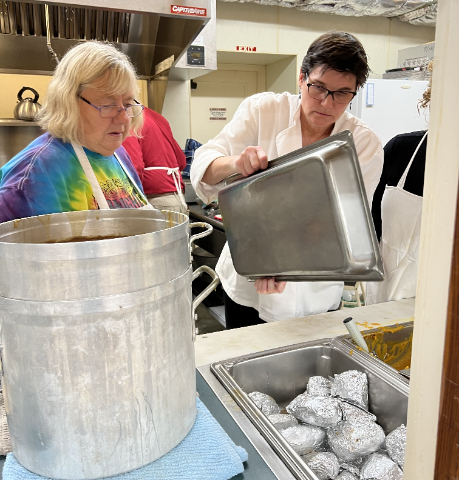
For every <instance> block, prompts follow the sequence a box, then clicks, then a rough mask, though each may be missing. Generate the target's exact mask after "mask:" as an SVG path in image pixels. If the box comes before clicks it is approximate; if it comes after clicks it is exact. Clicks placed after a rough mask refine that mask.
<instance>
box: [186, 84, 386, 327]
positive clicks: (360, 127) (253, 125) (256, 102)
mask: <svg viewBox="0 0 459 480" xmlns="http://www.w3.org/2000/svg"><path fill="white" fill-rule="evenodd" d="M300 102H301V100H300V97H299V96H298V95H291V94H290V93H282V94H274V93H259V94H256V95H253V96H251V97H249V98H247V99H245V100H244V101H243V102H242V103H241V105H240V106H239V108H238V110H237V111H236V113H235V115H234V117H233V119H232V120H231V122H230V123H228V124H227V125H226V126H225V127H224V128H223V130H222V131H221V132H220V133H219V134H218V135H217V136H216V137H215V138H214V139H213V140H210V141H209V142H208V143H206V144H205V145H203V146H202V147H201V148H199V149H198V150H196V152H195V156H194V160H193V164H192V166H191V182H192V184H193V187H194V188H195V190H196V192H197V194H198V195H199V197H200V198H201V199H202V200H203V201H204V202H206V203H210V202H211V201H212V200H215V199H216V198H217V195H218V191H219V190H220V189H221V188H222V184H217V185H208V184H206V183H204V182H202V177H203V176H204V174H205V172H206V170H207V168H208V167H209V165H210V164H211V163H212V162H213V161H214V160H215V159H216V158H218V157H226V156H231V155H239V154H240V153H242V151H243V150H244V149H245V148H246V147H248V146H260V147H262V148H263V150H264V151H265V152H266V154H267V156H268V160H272V159H274V158H277V157H280V156H281V155H285V154H287V153H290V152H292V151H294V150H297V149H299V148H301V147H302V137H301V123H300V110H301V109H300ZM343 130H350V131H351V132H352V135H353V138H354V143H355V147H356V150H357V155H358V157H359V163H360V168H361V170H362V175H363V180H364V183H365V190H366V193H367V196H368V202H369V204H370V205H371V201H372V198H373V194H374V191H375V190H376V187H377V185H378V182H379V179H380V176H381V172H382V166H383V149H382V145H381V140H380V139H379V137H378V136H377V135H376V134H375V133H374V132H373V131H372V130H371V129H370V127H368V125H366V124H365V123H364V122H362V121H361V120H359V119H358V118H356V117H354V116H353V115H351V114H349V113H348V112H344V113H343V115H341V117H340V118H339V119H338V121H337V122H336V123H335V126H334V128H333V131H332V133H331V134H332V135H334V134H336V133H339V132H342V131H343ZM216 270H217V273H218V275H219V276H220V280H221V282H222V286H223V288H224V289H225V292H226V293H227V294H228V296H229V297H230V298H231V299H232V300H233V301H235V302H236V303H238V304H240V305H244V306H247V307H253V308H255V309H256V310H258V312H259V315H260V317H261V318H262V319H263V320H266V321H268V322H269V321H276V320H284V319H288V318H296V317H302V316H306V315H312V314H315V313H322V312H326V311H328V310H330V309H333V308H337V307H338V305H339V302H340V299H341V294H342V290H343V283H342V282H289V283H287V286H286V288H285V290H284V292H283V293H281V294H273V295H259V294H258V293H257V292H256V290H255V287H254V284H253V283H250V282H248V281H247V279H246V278H244V277H242V276H240V275H239V274H238V273H237V272H236V270H235V269H234V266H233V261H232V259H231V253H230V251H229V247H228V244H226V245H225V247H224V248H223V251H222V253H221V255H220V258H219V261H218V264H217V267H216Z"/></svg>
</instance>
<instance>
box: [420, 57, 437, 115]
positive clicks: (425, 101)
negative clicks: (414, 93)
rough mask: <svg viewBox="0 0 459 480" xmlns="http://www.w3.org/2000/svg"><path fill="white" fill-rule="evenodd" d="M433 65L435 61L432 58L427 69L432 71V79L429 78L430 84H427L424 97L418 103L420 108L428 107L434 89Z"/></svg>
mask: <svg viewBox="0 0 459 480" xmlns="http://www.w3.org/2000/svg"><path fill="white" fill-rule="evenodd" d="M433 66H434V61H433V60H431V61H430V62H429V65H427V70H428V71H429V72H430V73H431V75H430V79H429V84H428V85H427V88H426V89H425V90H424V93H423V94H422V99H421V100H419V103H418V109H420V108H427V107H428V106H429V103H430V94H431V90H432V72H433Z"/></svg>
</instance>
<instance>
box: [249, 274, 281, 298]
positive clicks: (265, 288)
mask: <svg viewBox="0 0 459 480" xmlns="http://www.w3.org/2000/svg"><path fill="white" fill-rule="evenodd" d="M286 285H287V282H276V280H275V279H274V277H270V278H259V279H258V280H255V288H256V290H257V293H259V294H261V295H269V294H271V293H282V292H283V291H284V290H285V287H286Z"/></svg>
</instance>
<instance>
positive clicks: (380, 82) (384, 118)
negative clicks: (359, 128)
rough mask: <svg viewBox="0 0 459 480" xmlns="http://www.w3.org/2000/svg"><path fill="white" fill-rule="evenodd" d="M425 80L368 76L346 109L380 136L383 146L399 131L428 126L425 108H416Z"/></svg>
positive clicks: (425, 128) (425, 84)
mask: <svg viewBox="0 0 459 480" xmlns="http://www.w3.org/2000/svg"><path fill="white" fill-rule="evenodd" d="M427 85H428V82H427V81H420V80H419V81H415V80H391V79H370V80H368V82H367V83H366V84H365V85H364V86H363V88H361V89H360V90H359V92H358V93H357V95H356V96H355V98H354V100H352V102H351V104H350V105H349V106H348V108H347V110H348V111H349V112H350V113H352V115H354V116H356V117H358V118H360V119H361V120H363V121H364V122H365V123H366V124H367V125H369V126H370V127H371V129H372V130H373V131H374V132H375V133H376V134H377V135H378V136H379V138H380V139H381V141H382V144H383V146H384V145H385V144H386V143H387V142H388V141H389V140H390V139H391V138H392V137H394V136H395V135H398V134H399V133H407V132H414V131H417V130H427V128H428V113H429V112H428V109H427V110H423V109H421V110H420V111H419V112H418V102H419V100H421V99H422V94H423V92H424V90H425V89H426V88H427Z"/></svg>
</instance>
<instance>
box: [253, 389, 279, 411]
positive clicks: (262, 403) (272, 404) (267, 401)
mask: <svg viewBox="0 0 459 480" xmlns="http://www.w3.org/2000/svg"><path fill="white" fill-rule="evenodd" d="M249 397H250V399H251V400H252V402H253V403H254V404H255V405H256V406H257V407H258V408H259V409H260V410H261V411H262V412H263V413H264V414H265V415H266V416H268V415H273V414H274V413H279V412H280V408H279V405H277V403H276V401H275V400H274V398H273V397H270V396H269V395H266V394H265V393H261V392H252V393H249Z"/></svg>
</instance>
